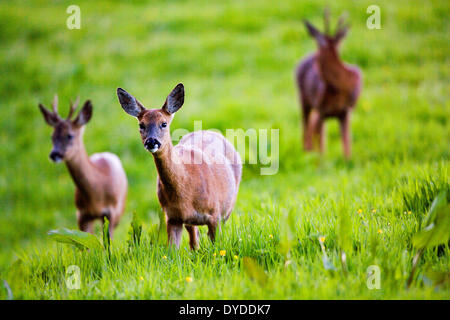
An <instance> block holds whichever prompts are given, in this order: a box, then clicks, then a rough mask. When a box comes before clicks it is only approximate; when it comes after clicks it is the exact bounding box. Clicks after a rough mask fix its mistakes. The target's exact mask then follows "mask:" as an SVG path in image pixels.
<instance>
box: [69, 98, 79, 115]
mask: <svg viewBox="0 0 450 320" xmlns="http://www.w3.org/2000/svg"><path fill="white" fill-rule="evenodd" d="M79 102H80V96H77V99H76V100H75V103H72V101H70V110H69V115H68V116H67V120H70V118H71V117H72V115H73V113H74V112H75V110H76V109H77V107H78V103H79Z"/></svg>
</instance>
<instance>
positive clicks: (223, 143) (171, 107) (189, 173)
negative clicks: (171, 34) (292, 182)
mask: <svg viewBox="0 0 450 320" xmlns="http://www.w3.org/2000/svg"><path fill="white" fill-rule="evenodd" d="M117 95H118V97H119V102H120V104H121V106H122V108H123V109H124V110H125V112H127V113H128V114H130V115H132V116H134V117H136V118H137V120H138V121H139V127H140V134H141V139H142V142H143V144H144V147H145V148H146V149H147V150H148V151H149V152H151V153H152V155H153V159H154V162H155V165H156V170H157V172H158V178H157V194H158V199H159V202H160V204H161V207H162V209H163V211H164V213H165V216H166V223H167V234H168V241H169V244H171V245H175V246H176V247H179V245H180V240H181V234H182V231H183V225H184V226H185V228H186V230H187V231H188V233H189V244H190V247H191V249H196V248H197V247H198V244H199V243H198V241H199V233H198V229H197V226H199V225H207V226H208V235H209V237H210V239H211V241H214V239H215V234H216V229H217V227H219V228H220V222H221V221H225V220H227V219H228V217H229V216H230V214H231V211H232V210H233V207H234V204H235V201H236V197H237V193H238V189H239V183H240V179H241V172H242V164H241V159H240V156H239V154H238V153H237V152H236V150H235V149H234V147H233V146H232V145H231V143H229V142H228V141H227V140H226V139H225V138H224V137H223V136H222V135H221V134H218V133H216V132H212V131H196V132H192V133H189V134H187V135H185V136H184V137H183V138H182V139H181V140H180V142H179V143H178V144H177V145H176V146H173V144H172V140H171V136H170V129H169V125H170V123H171V121H172V119H173V114H174V113H175V112H176V111H178V109H180V108H181V106H182V105H183V103H184V87H183V85H182V84H178V85H177V86H176V87H175V88H174V89H173V90H172V92H171V93H170V94H169V96H168V97H167V99H166V102H165V103H164V105H163V107H162V108H160V109H146V108H145V107H144V106H143V105H142V104H141V103H140V102H139V101H138V100H136V98H134V97H133V96H132V95H131V94H129V93H128V92H126V91H125V90H123V89H121V88H118V89H117Z"/></svg>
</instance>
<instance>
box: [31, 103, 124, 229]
mask: <svg viewBox="0 0 450 320" xmlns="http://www.w3.org/2000/svg"><path fill="white" fill-rule="evenodd" d="M77 104H78V99H77V102H76V103H75V104H71V106H70V111H69V115H68V117H67V118H66V119H62V118H61V117H60V116H59V115H58V110H57V97H56V96H55V99H54V101H53V111H49V110H48V109H46V108H45V107H44V106H43V105H42V104H39V109H40V110H41V112H42V115H43V116H44V119H45V121H46V122H47V123H48V124H49V125H50V126H52V127H53V135H52V143H53V150H52V151H51V153H50V158H51V159H52V160H53V161H54V162H61V161H64V162H65V164H66V166H67V169H68V170H69V173H70V175H71V176H72V179H73V181H74V183H75V187H76V188H75V206H76V207H77V220H78V226H79V228H80V230H82V231H85V232H90V233H92V232H93V222H94V221H95V220H97V219H100V220H101V221H102V222H103V219H104V217H105V216H106V217H107V218H108V220H109V229H110V234H111V236H112V234H113V231H114V228H115V227H116V226H117V224H118V223H119V220H120V217H121V215H122V213H123V211H124V208H125V201H126V194H127V178H126V175H125V171H124V170H123V167H122V164H121V162H120V160H119V158H118V157H117V156H116V155H114V154H112V153H109V152H103V153H96V154H93V155H91V156H90V157H89V156H88V155H87V152H86V149H85V147H84V143H83V132H84V126H85V124H86V123H87V122H88V121H89V120H90V119H91V117H92V104H91V102H90V101H89V100H88V101H86V103H85V104H84V106H83V108H82V109H81V111H80V113H79V114H78V116H77V117H76V118H75V119H73V120H72V119H71V117H72V115H73V113H74V111H75V109H76V105H77Z"/></svg>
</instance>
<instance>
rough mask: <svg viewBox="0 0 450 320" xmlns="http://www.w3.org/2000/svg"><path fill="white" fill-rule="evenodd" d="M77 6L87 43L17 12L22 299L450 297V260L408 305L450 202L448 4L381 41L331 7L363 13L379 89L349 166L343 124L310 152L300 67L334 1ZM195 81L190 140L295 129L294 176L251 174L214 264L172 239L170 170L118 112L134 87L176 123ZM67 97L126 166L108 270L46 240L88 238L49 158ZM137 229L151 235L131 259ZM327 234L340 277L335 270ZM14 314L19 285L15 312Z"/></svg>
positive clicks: (3, 84) (3, 189) (392, 27)
mask: <svg viewBox="0 0 450 320" xmlns="http://www.w3.org/2000/svg"><path fill="white" fill-rule="evenodd" d="M78 4H79V5H80V7H81V14H82V28H81V30H72V31H71V30H68V29H67V28H66V27H65V24H66V18H67V16H68V15H67V14H66V13H65V10H66V5H64V4H63V3H61V2H56V1H54V2H51V3H49V2H48V1H16V2H7V3H2V4H1V5H0V29H1V30H2V32H1V33H0V61H1V64H0V74H1V77H0V93H1V99H0V128H1V130H0V145H1V154H2V156H1V158H0V163H1V166H0V168H1V169H0V170H1V172H0V208H1V214H0V246H1V251H0V278H1V279H4V280H6V281H7V283H8V284H9V286H10V288H11V291H12V294H13V296H14V298H15V299H61V298H63V299H93V298H113V299H311V298H312V299H342V298H345V299H364V298H368V299H449V298H450V294H449V292H450V291H449V284H448V282H447V283H446V284H444V285H441V286H439V287H437V288H435V287H434V286H433V285H430V284H429V282H430V281H429V280H428V279H429V278H430V277H429V276H428V275H429V274H430V273H432V272H447V273H448V272H449V269H450V268H449V266H450V255H449V253H450V252H449V251H450V250H449V248H448V246H444V247H440V248H431V249H427V250H426V251H425V253H424V255H423V256H422V258H421V261H420V262H419V265H418V269H417V271H416V278H415V280H414V282H413V284H412V286H411V288H410V289H409V290H407V289H406V280H407V278H408V275H409V272H410V270H411V265H412V259H413V256H414V255H415V253H416V249H414V248H413V247H412V243H411V239H412V236H413V235H414V234H415V233H417V232H418V231H419V230H420V229H421V228H422V227H423V226H422V224H421V223H422V220H423V218H424V217H425V215H426V213H427V211H428V210H429V207H430V205H431V202H432V200H433V199H434V197H435V196H436V195H437V194H438V192H439V191H440V190H447V191H448V190H449V188H450V187H449V185H450V184H449V150H450V126H449V114H450V108H449V96H448V92H450V81H449V80H450V79H449V76H450V69H449V61H448V54H449V52H450V41H449V40H450V32H449V31H450V28H449V20H448V16H449V14H450V6H449V4H448V3H447V2H445V1H430V2H426V3H423V2H422V1H413V3H411V1H398V2H397V1H396V2H392V1H379V2H378V5H379V6H380V8H381V19H382V29H381V30H372V31H371V30H368V29H367V28H366V24H365V23H366V22H365V21H366V19H367V17H368V15H367V14H366V8H367V7H368V6H369V5H370V4H372V2H371V1H358V2H353V1H340V2H339V5H338V4H335V3H333V4H332V5H330V7H331V13H332V17H333V18H334V20H336V19H337V15H338V14H339V13H341V12H342V11H344V10H345V11H348V13H349V17H350V20H351V24H352V28H351V31H350V33H349V35H348V37H347V39H346V40H345V42H344V44H343V47H342V57H343V58H344V60H345V61H347V62H349V63H352V64H358V65H359V66H360V67H361V69H362V71H363V75H364V87H363V91H362V95H361V98H360V100H359V103H358V105H357V108H356V110H355V112H354V116H353V122H352V130H353V158H352V160H351V162H349V163H345V162H344V161H343V160H342V151H341V146H340V141H339V128H338V126H337V123H336V122H335V121H329V122H328V124H327V126H328V130H327V134H328V150H327V153H326V155H325V156H324V157H323V158H319V157H318V156H317V155H316V154H306V153H304V152H303V151H302V149H301V145H300V140H301V136H300V128H299V106H298V102H297V92H296V89H295V85H294V81H293V79H294V76H293V70H294V67H295V65H296V64H297V62H298V61H299V60H300V59H301V58H302V57H304V56H305V55H307V54H308V53H309V52H311V51H312V50H314V49H315V44H314V43H313V41H312V40H311V39H310V38H308V36H307V34H306V32H305V29H304V27H303V25H302V19H303V18H308V19H310V20H311V21H312V22H314V23H315V24H316V25H318V26H319V27H321V26H322V21H321V17H322V9H323V7H324V5H325V2H324V1H319V2H316V1H314V2H312V1H311V3H306V2H300V1H296V0H295V1H294V0H292V1H280V2H276V3H275V2H273V1H269V0H260V1H171V2H165V1H151V2H149V3H146V2H144V1H133V2H132V3H126V4H125V3H123V2H120V1H116V2H106V1H95V2H93V1H78ZM178 82H183V83H184V85H185V87H186V94H187V95H186V101H185V105H184V107H183V108H182V109H181V110H180V111H179V112H178V113H177V115H176V117H175V120H174V122H173V124H172V126H171V127H172V130H173V129H175V128H186V129H189V130H191V129H192V128H193V122H194V120H202V121H203V128H204V129H205V128H206V129H207V128H217V129H220V130H222V132H225V129H227V128H243V129H244V130H247V129H249V128H255V129H267V128H278V129H280V168H279V172H278V173H277V174H276V175H273V176H261V175H259V167H260V166H259V165H246V166H245V167H244V173H243V180H242V184H241V188H240V191H239V196H238V201H237V203H236V207H235V210H234V212H233V213H232V215H231V218H230V220H229V221H228V222H227V223H226V225H225V226H224V228H223V232H222V233H221V234H220V236H219V238H218V240H217V242H216V243H215V244H214V245H213V244H211V243H210V242H209V241H208V240H207V236H206V230H205V227H202V228H201V233H202V238H201V246H200V250H198V251H196V252H191V251H190V250H189V249H188V247H189V246H188V241H187V234H186V233H184V235H183V242H182V245H181V249H180V250H179V251H173V250H170V249H169V248H168V247H167V246H166V245H165V244H164V243H163V244H161V243H159V242H158V241H155V240H154V239H155V232H156V231H155V230H156V229H157V224H158V221H159V220H158V216H159V214H160V212H161V209H160V207H159V204H158V201H157V197H156V191H155V178H156V170H155V168H154V164H153V160H152V159H151V156H150V155H149V154H148V153H147V152H146V151H145V150H144V148H143V147H142V144H141V142H140V139H139V135H138V128H137V124H136V121H135V120H134V119H132V118H131V117H129V116H128V115H126V114H125V113H124V112H123V110H122V109H121V108H120V105H119V103H118V101H117V97H116V95H115V89H116V88H117V87H119V86H120V87H123V88H125V89H126V90H127V91H129V92H130V93H132V94H134V95H135V96H136V97H138V98H139V99H140V100H141V101H142V102H143V103H144V104H145V105H146V106H147V107H159V106H161V105H162V103H163V101H164V99H165V97H166V95H167V94H168V93H169V92H170V90H171V89H172V88H173V87H174V86H175V85H176V84H177V83H178ZM56 92H57V93H58V94H59V97H60V110H61V112H62V113H63V114H64V112H67V110H68V106H69V105H68V103H69V99H74V98H75V97H76V96H77V95H80V97H81V99H82V100H83V101H84V100H86V99H91V100H92V101H93V104H94V116H93V119H92V121H91V122H90V123H89V124H88V126H87V128H86V132H85V144H86V147H87V150H88V152H89V153H93V152H98V151H105V150H108V151H111V152H114V153H116V154H117V155H118V156H119V157H120V158H121V160H122V162H123V165H124V167H125V170H126V172H127V176H128V180H129V185H130V188H129V196H128V201H127V209H126V213H125V215H124V217H123V220H122V221H121V224H120V225H119V227H118V229H117V232H116V233H115V237H114V240H113V242H112V248H111V250H112V251H111V256H110V257H108V256H107V255H106V254H105V253H103V252H101V251H98V250H91V251H84V252H82V251H79V250H78V249H76V248H72V247H70V246H68V245H62V244H56V243H55V242H53V241H52V240H51V239H50V238H49V237H48V236H47V232H48V231H49V230H52V229H56V228H62V227H66V228H70V229H76V218H75V207H74V203H73V193H74V186H73V183H72V181H71V179H70V176H69V174H68V172H67V170H66V168H65V167H64V166H63V165H54V164H52V163H50V162H49V160H48V154H49V152H50V150H51V141H50V135H51V129H50V128H49V127H48V126H46V125H45V123H44V121H43V119H42V116H41V114H40V113H39V111H38V108H37V104H38V102H43V103H44V104H46V105H49V104H50V101H51V99H52V96H53V94H54V93H56ZM449 194H450V193H449ZM359 209H361V210H362V213H358V210H359ZM132 212H136V213H137V215H138V216H139V219H140V221H142V224H143V238H142V242H141V244H140V245H139V246H138V247H134V248H132V249H129V248H128V245H127V239H128V234H127V233H128V230H129V226H130V222H131V217H132ZM405 212H406V213H405ZM408 212H411V213H408ZM340 214H345V215H346V216H347V219H344V220H343V221H345V228H344V230H349V233H347V234H348V237H349V239H348V240H349V241H350V243H351V245H350V249H349V250H347V251H348V252H346V256H347V268H348V274H347V276H345V275H344V272H343V268H342V266H341V263H340V260H339V251H340V246H339V245H338V243H340V242H339V241H340V240H339V237H338V235H339V230H340V229H339V227H338V225H339V224H338V221H339V218H338V216H340ZM290 221H292V222H290ZM96 235H97V236H98V237H99V238H101V230H100V228H97V230H96ZM270 235H272V236H270ZM320 236H323V237H325V242H324V247H325V250H326V254H327V256H328V259H329V261H330V263H332V264H333V265H334V267H335V269H336V270H334V271H333V270H327V269H326V268H325V267H324V264H323V261H322V250H321V246H320V243H319V240H318V237H320ZM220 250H226V254H225V256H220V254H219V251H220ZM288 250H289V253H286V252H287V251H288ZM235 255H236V256H237V259H235V258H234V256H235ZM164 256H165V257H166V259H164V258H163V257H164ZM244 257H251V258H254V259H255V261H256V263H257V264H258V265H259V266H260V268H261V269H262V270H264V272H265V274H266V276H267V280H265V281H260V282H258V281H255V279H252V277H251V276H250V275H251V271H249V270H250V269H251V268H248V267H247V268H246V267H245V266H244V263H243V261H244V260H243V259H244ZM70 265H78V266H79V267H80V269H81V275H82V287H81V289H80V290H68V289H67V288H66V286H65V283H64V277H65V270H66V268H67V267H68V266H70ZM370 265H378V266H379V267H380V270H381V289H380V290H369V289H368V288H367V286H366V279H367V274H366V270H367V268H368V267H369V266H370ZM254 272H256V274H260V272H261V271H258V269H257V270H256V271H254ZM186 277H191V278H193V281H192V282H187V281H186ZM7 297H8V295H7V290H6V289H5V288H4V285H3V281H2V283H0V298H3V299H6V298H7Z"/></svg>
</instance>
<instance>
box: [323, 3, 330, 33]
mask: <svg viewBox="0 0 450 320" xmlns="http://www.w3.org/2000/svg"><path fill="white" fill-rule="evenodd" d="M323 33H324V34H329V33H330V8H328V7H326V8H325V9H324V10H323Z"/></svg>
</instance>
